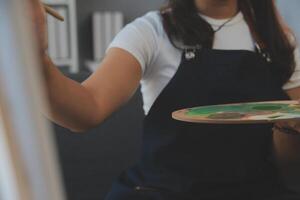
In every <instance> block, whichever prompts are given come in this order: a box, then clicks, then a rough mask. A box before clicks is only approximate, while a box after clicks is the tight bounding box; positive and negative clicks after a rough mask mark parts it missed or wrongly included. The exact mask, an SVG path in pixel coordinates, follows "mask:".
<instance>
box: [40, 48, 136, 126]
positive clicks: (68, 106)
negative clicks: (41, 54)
mask: <svg viewBox="0 0 300 200" xmlns="http://www.w3.org/2000/svg"><path fill="white" fill-rule="evenodd" d="M45 65H46V66H45V68H46V70H45V71H46V80H47V81H46V82H47V87H48V91H49V100H50V106H51V113H49V114H48V117H49V118H50V119H51V120H53V121H54V122H56V123H57V124H59V125H61V126H63V127H66V128H68V129H71V130H73V131H75V132H81V131H85V130H87V129H89V128H92V127H94V126H96V125H98V124H100V123H101V122H102V121H103V120H105V119H106V118H107V117H108V116H110V115H111V114H112V113H113V112H114V111H116V110H117V109H118V108H119V107H120V106H121V105H123V104H124V103H125V102H127V101H128V100H129V99H130V97H132V95H133V94H134V93H135V91H136V90H137V88H138V86H139V81H140V79H141V75H142V70H141V67H140V64H139V62H138V61H137V60H136V59H135V58H134V57H133V56H132V55H131V54H129V53H128V52H126V51H125V50H121V49H118V48H111V49H110V50H109V51H108V52H107V55H106V57H105V58H104V60H103V62H102V64H101V66H100V67H99V69H98V70H97V71H96V72H95V73H94V74H92V75H91V76H90V77H89V78H88V79H87V80H86V81H84V82H83V83H82V84H79V83H77V82H75V81H73V80H71V79H69V78H67V77H65V76H64V75H62V73H60V71H59V70H58V69H57V68H56V67H55V66H54V64H53V63H52V62H51V60H50V59H49V58H46V59H45Z"/></svg>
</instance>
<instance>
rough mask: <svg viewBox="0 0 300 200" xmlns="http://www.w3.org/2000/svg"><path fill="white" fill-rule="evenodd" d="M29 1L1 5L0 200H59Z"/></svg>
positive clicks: (11, 0) (9, 0)
mask: <svg viewBox="0 0 300 200" xmlns="http://www.w3.org/2000/svg"><path fill="white" fill-rule="evenodd" d="M28 2H31V1H24V0H2V1H0V199H2V200H63V199H65V198H64V189H63V185H62V182H61V176H60V172H59V168H58V165H57V157H56V152H55V146H54V140H53V134H52V133H51V131H50V128H49V125H48V124H47V122H46V121H45V119H44V117H43V116H42V114H41V113H42V110H43V109H47V103H46V101H45V100H46V98H45V94H44V91H45V90H44V88H43V81H42V79H41V77H42V76H41V73H40V71H41V68H42V67H41V66H40V65H39V62H38V59H37V56H36V54H35V53H34V52H35V48H33V47H34V46H35V45H34V40H33V34H32V30H31V29H30V24H29V23H28V21H27V20H28V19H29V17H28V16H26V14H28V13H26V11H27V10H28V5H27V3H28Z"/></svg>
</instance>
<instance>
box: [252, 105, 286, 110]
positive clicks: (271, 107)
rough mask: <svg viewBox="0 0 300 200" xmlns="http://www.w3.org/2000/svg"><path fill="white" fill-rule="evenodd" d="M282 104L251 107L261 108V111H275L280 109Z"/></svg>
mask: <svg viewBox="0 0 300 200" xmlns="http://www.w3.org/2000/svg"><path fill="white" fill-rule="evenodd" d="M282 108H283V107H282V106H276V105H268V106H265V105H259V106H254V107H252V109H254V110H262V111H276V110H280V109H282Z"/></svg>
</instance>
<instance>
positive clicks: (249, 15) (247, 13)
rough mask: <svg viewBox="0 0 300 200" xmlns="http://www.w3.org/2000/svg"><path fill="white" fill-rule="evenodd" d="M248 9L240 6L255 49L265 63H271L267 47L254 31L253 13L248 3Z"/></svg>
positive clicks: (255, 30)
mask: <svg viewBox="0 0 300 200" xmlns="http://www.w3.org/2000/svg"><path fill="white" fill-rule="evenodd" d="M248 6H249V7H250V9H249V8H245V7H244V6H241V10H242V12H243V14H244V18H245V21H246V23H247V25H248V27H249V29H250V32H251V35H252V37H253V39H254V41H255V48H256V50H257V51H258V53H260V54H261V55H262V56H263V57H264V58H265V59H266V61H267V62H272V59H271V56H270V54H269V53H268V51H267V45H266V43H265V42H264V41H263V39H262V38H261V36H260V35H259V34H258V31H257V29H256V26H255V24H256V20H255V13H254V11H253V8H252V5H251V2H250V1H248Z"/></svg>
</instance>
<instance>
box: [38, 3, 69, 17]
mask: <svg viewBox="0 0 300 200" xmlns="http://www.w3.org/2000/svg"><path fill="white" fill-rule="evenodd" d="M43 5H44V8H45V11H46V12H47V13H48V14H50V15H52V16H53V17H55V18H56V19H58V20H60V21H64V20H65V19H64V17H62V16H61V15H60V14H59V13H58V12H56V11H55V10H54V9H53V8H50V7H49V6H47V5H45V4H43Z"/></svg>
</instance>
